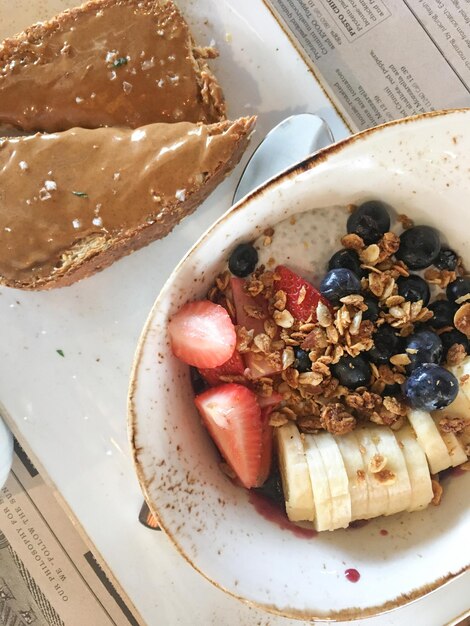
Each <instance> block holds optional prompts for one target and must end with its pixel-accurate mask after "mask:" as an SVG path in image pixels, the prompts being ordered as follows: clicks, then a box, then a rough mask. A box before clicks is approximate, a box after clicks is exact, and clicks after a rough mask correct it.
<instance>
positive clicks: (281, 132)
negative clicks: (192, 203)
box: [233, 113, 334, 204]
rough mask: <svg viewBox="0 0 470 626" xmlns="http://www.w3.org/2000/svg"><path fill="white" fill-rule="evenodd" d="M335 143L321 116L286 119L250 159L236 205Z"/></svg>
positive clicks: (234, 200) (301, 114) (237, 193)
mask: <svg viewBox="0 0 470 626" xmlns="http://www.w3.org/2000/svg"><path fill="white" fill-rule="evenodd" d="M333 141H334V138H333V135H332V133H331V130H330V129H329V127H328V125H327V124H326V122H325V121H324V120H322V119H321V117H318V115H314V114H313V113H299V114H297V115H292V116H291V117H287V118H286V119H285V120H283V121H282V122H280V123H279V124H278V125H277V126H275V127H274V128H273V129H272V130H270V131H269V133H268V134H267V135H266V137H265V138H264V139H263V140H262V142H261V143H260V144H259V146H258V147H257V148H256V150H255V151H254V152H253V154H252V155H251V158H250V160H249V161H248V163H247V164H246V166H245V169H244V170H243V174H242V175H241V177H240V180H239V181H238V185H237V188H236V189H235V193H234V195H233V203H234V204H235V203H236V202H238V201H239V200H240V198H243V197H244V196H246V194H247V193H249V192H250V191H252V190H253V189H255V187H258V186H259V185H261V184H262V183H265V182H266V181H267V180H269V179H270V178H272V177H273V176H275V175H276V174H279V173H280V172H282V171H283V170H285V169H287V168H288V167H290V166H291V165H294V164H295V163H297V162H298V161H301V160H302V159H304V158H306V157H307V156H309V155H311V154H313V153H314V152H317V151H318V150H320V149H321V148H324V147H325V146H328V145H329V144H331V143H332V142H333Z"/></svg>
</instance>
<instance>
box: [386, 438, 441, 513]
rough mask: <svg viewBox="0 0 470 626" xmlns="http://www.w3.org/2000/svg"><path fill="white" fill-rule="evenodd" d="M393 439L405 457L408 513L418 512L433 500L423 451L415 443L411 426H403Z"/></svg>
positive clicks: (429, 476)
mask: <svg viewBox="0 0 470 626" xmlns="http://www.w3.org/2000/svg"><path fill="white" fill-rule="evenodd" d="M394 434H395V437H396V439H397V441H398V445H399V446H400V448H401V451H402V452H403V456H404V457H405V462H406V467H407V468H408V476H409V477H410V484H411V501H410V503H409V506H408V511H418V510H419V509H424V508H426V507H427V506H428V504H429V503H430V502H431V500H432V498H433V492H432V485H431V475H430V473H429V467H428V462H427V460H426V455H425V454H424V451H423V449H422V448H421V446H420V445H419V443H418V442H417V441H416V436H415V434H414V432H413V429H412V428H411V426H404V427H403V428H400V430H399V431H397V432H396V433H394Z"/></svg>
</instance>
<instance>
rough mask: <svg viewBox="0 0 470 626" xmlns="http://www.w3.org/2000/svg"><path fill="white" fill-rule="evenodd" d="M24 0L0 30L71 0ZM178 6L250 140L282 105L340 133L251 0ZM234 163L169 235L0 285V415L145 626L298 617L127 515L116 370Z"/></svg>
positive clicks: (451, 602) (126, 460)
mask: <svg viewBox="0 0 470 626" xmlns="http://www.w3.org/2000/svg"><path fill="white" fill-rule="evenodd" d="M15 4H16V3H15ZM28 4H29V3H18V8H17V9H15V11H16V13H14V12H12V10H11V3H9V2H8V0H0V17H1V18H2V19H1V20H0V24H2V26H1V28H2V34H3V35H6V34H11V33H12V32H14V31H16V30H18V29H19V28H22V27H23V26H25V25H27V23H28V20H31V12H33V13H34V12H35V15H34V17H35V18H39V17H41V18H42V17H45V15H44V12H46V13H49V14H52V13H53V12H54V11H56V10H58V9H60V8H64V7H66V6H71V5H73V4H74V2H73V1H72V2H71V1H70V0H51V2H49V3H48V6H47V7H46V8H44V4H43V3H39V2H37V3H30V4H32V5H37V6H32V7H31V6H28ZM180 4H181V6H182V9H183V11H184V12H185V14H186V15H187V17H188V20H189V21H190V22H191V23H193V24H194V26H193V29H194V31H195V34H196V37H197V39H198V40H199V41H200V42H201V43H208V42H209V41H210V40H211V39H212V38H214V39H215V40H216V43H217V45H218V46H219V48H220V50H221V58H220V60H218V61H216V62H215V69H216V72H217V74H218V76H219V78H220V81H221V83H222V85H223V86H224V88H225V92H226V96H227V100H228V103H229V113H230V115H231V116H232V117H235V116H238V115H243V114H248V113H249V114H251V113H253V112H256V113H258V115H259V122H258V132H257V135H256V137H255V139H254V141H253V143H252V146H251V149H253V147H254V146H255V145H256V144H257V142H258V141H259V140H260V139H261V138H262V137H263V136H264V134H265V133H266V132H267V131H268V130H269V129H270V128H271V127H272V126H273V125H274V124H275V123H277V122H278V121H280V120H281V119H283V118H284V117H286V116H288V115H290V114H292V113H295V112H302V111H311V112H315V113H318V114H320V115H321V116H323V117H324V118H325V119H326V120H327V122H328V123H329V124H330V125H331V128H332V130H333V132H334V134H335V137H336V138H337V139H339V138H341V137H343V136H345V135H346V134H347V133H348V131H347V129H346V128H345V126H344V125H343V123H342V122H341V120H340V118H339V117H338V116H337V114H336V113H335V112H334V110H333V108H332V107H331V105H330V103H329V102H328V100H327V99H326V97H325V96H324V94H323V92H322V90H321V89H320V87H319V86H318V85H317V83H316V81H315V80H314V78H313V76H312V74H311V72H310V71H309V70H308V69H307V67H306V66H305V64H304V63H303V61H302V60H301V59H300V57H299V56H298V55H297V53H296V51H295V50H294V48H293V47H292V45H291V43H290V42H289V41H288V39H287V37H286V36H285V34H284V33H283V31H282V30H281V29H280V28H279V26H278V25H277V23H276V22H275V20H274V18H273V17H272V16H271V14H270V13H269V11H268V10H267V9H266V7H265V6H264V4H263V3H262V1H261V0H219V1H218V2H216V1H215V0H198V2H197V3H196V2H194V3H193V2H191V0H187V1H185V2H183V1H181V2H180ZM25 7H26V8H25ZM206 16H208V23H207V24H206V25H205V24H203V22H204V19H205V17H206ZM246 156H247V155H246ZM245 160H246V157H245ZM242 165H243V164H241V165H239V166H238V168H237V170H236V171H235V172H234V173H233V175H232V176H231V177H230V178H229V179H228V180H226V181H225V182H224V183H223V184H222V185H221V186H220V187H219V189H218V190H217V191H216V192H215V193H214V194H213V195H212V196H211V198H209V200H208V201H207V202H206V203H205V204H204V205H203V206H202V207H200V208H199V209H198V211H197V213H196V214H195V215H194V216H193V217H191V218H189V219H187V220H186V221H184V222H183V223H182V224H181V225H180V226H179V227H178V228H176V229H175V231H174V232H173V233H172V234H171V235H170V236H169V237H167V238H166V239H165V240H163V241H161V242H156V243H154V244H152V245H151V246H149V247H148V248H146V249H144V250H141V251H140V252H137V253H135V254H134V255H132V256H131V257H128V258H127V259H124V260H122V261H120V262H118V263H116V264H115V265H114V266H113V267H111V268H110V269H108V270H106V271H105V272H103V273H101V274H98V275H96V276H94V277H92V278H90V279H87V280H86V281H84V282H82V283H79V284H77V285H74V286H72V287H69V288H66V289H63V290H58V291H52V292H49V293H23V292H20V291H14V290H10V289H1V290H0V320H1V323H0V362H1V370H2V374H1V376H0V399H1V401H2V404H3V406H4V409H5V410H4V413H5V417H6V419H7V420H8V422H9V423H10V425H11V426H12V428H13V430H14V431H15V433H16V434H17V435H19V436H20V438H21V439H22V440H24V441H26V442H27V447H28V448H29V450H30V451H31V452H32V454H33V457H34V460H35V461H36V462H37V464H38V466H39V468H42V469H43V470H45V472H46V473H47V475H48V476H49V478H50V480H51V481H52V483H53V484H54V485H55V487H56V488H57V490H58V492H59V493H60V494H61V496H62V498H63V499H64V501H65V502H66V504H67V505H68V506H69V507H70V509H71V511H72V512H73V514H74V515H75V516H76V518H77V519H78V520H79V521H80V523H81V524H82V526H83V528H84V530H85V531H86V533H87V534H88V536H89V537H90V539H91V541H92V542H93V543H94V544H95V546H96V547H97V549H98V551H99V552H100V553H101V555H102V556H103V558H104V559H105V560H106V562H107V563H108V565H109V567H110V568H111V570H112V571H113V572H114V574H115V576H116V578H117V579H118V581H119V582H120V584H121V585H122V586H123V587H124V589H125V591H126V592H127V594H128V595H129V596H130V598H131V600H132V601H133V602H134V603H135V606H136V608H137V609H138V611H139V612H140V613H141V615H142V616H143V618H144V619H145V620H146V621H147V623H148V624H149V625H150V626H154V625H157V624H159V625H160V624H162V625H163V624H164V625H168V626H172V625H173V624H175V625H176V624H182V625H187V626H194V625H195V624H198V625H199V624H201V625H209V624H214V625H221V624H223V625H227V626H232V625H233V626H238V625H245V624H246V625H249V624H250V625H251V624H260V625H263V626H267V625H268V624H269V625H271V626H274V625H279V626H281V625H282V626H287V625H290V624H291V625H294V624H297V623H298V622H293V621H290V620H287V619H283V618H277V617H274V616H270V615H267V614H265V613H261V612H259V611H257V610H254V609H251V608H249V607H247V606H245V605H243V604H241V603H240V602H238V601H236V600H234V599H232V598H230V597H228V596H226V595H225V594H224V593H223V592H221V591H219V590H217V589H215V588H214V587H212V585H211V584H210V583H208V582H207V581H206V580H204V579H203V578H202V577H201V576H200V575H198V574H197V573H196V572H195V571H193V570H192V569H191V567H190V566H189V565H188V564H187V563H186V562H185V561H184V560H183V559H182V558H181V557H180V556H179V555H178V554H177V553H176V551H175V550H174V549H173V547H172V545H171V544H170V543H169V541H168V540H167V539H166V537H165V536H164V535H163V534H162V533H158V532H154V531H151V530H148V529H146V528H144V527H143V526H141V525H140V524H139V523H138V521H137V515H138V512H139V509H140V506H141V503H142V496H141V493H140V490H139V486H138V484H137V480H136V477H135V475H134V470H133V466H132V461H131V455H130V450H129V444H128V439H127V432H126V395H127V384H128V376H129V371H130V367H131V363H132V358H133V353H134V349H135V345H136V342H137V339H138V337H139V333H140V329H141V327H142V325H143V323H144V321H145V318H146V315H147V313H148V311H149V309H150V307H151V305H152V303H153V300H154V298H155V296H156V294H157V293H158V291H159V289H160V288H161V286H162V285H163V283H164V281H165V279H166V278H167V277H168V275H169V273H170V271H171V269H172V268H173V267H174V266H175V264H176V263H177V261H178V260H179V259H180V257H181V256H182V255H183V253H184V252H185V251H186V250H187V249H188V248H189V247H190V245H191V244H192V243H193V242H194V241H195V240H196V238H197V237H198V236H199V235H200V234H201V233H202V232H203V231H204V230H205V229H206V228H207V227H208V226H209V224H210V223H211V222H212V221H213V220H214V219H215V218H216V217H218V216H219V215H220V214H222V213H223V212H224V211H225V210H226V209H227V208H228V207H229V205H230V198H231V196H232V193H233V190H234V187H235V184H236V181H237V180H238V177H239V176H240V173H241V170H242ZM59 349H60V350H62V351H63V353H64V356H63V357H62V356H61V355H60V354H59V353H58V352H57V350H59ZM404 575H405V573H404ZM468 590H469V577H468V576H467V577H466V578H460V579H458V580H456V581H454V582H453V583H452V584H450V585H448V586H447V587H445V588H443V589H441V590H438V591H436V592H435V593H433V594H432V595H431V596H429V597H428V598H426V599H424V600H422V601H419V602H416V603H414V604H412V605H409V606H408V607H405V608H403V609H400V610H398V611H396V612H393V613H392V614H389V615H384V616H381V617H378V618H374V619H370V620H365V621H363V622H358V624H360V623H362V624H367V625H368V626H369V625H370V626H373V625H379V624H380V626H396V625H399V624H400V625H405V624H406V625H408V624H414V626H442V625H443V624H444V623H446V622H447V621H449V620H450V619H451V618H452V617H454V616H457V615H459V614H461V613H462V612H464V611H465V610H466V609H467V608H468V604H469V602H468V595H469V591H468Z"/></svg>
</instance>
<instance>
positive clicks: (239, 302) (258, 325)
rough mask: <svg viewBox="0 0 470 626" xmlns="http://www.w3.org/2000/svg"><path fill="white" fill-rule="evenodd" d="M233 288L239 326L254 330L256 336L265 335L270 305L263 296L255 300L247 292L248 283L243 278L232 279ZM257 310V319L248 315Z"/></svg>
mask: <svg viewBox="0 0 470 626" xmlns="http://www.w3.org/2000/svg"><path fill="white" fill-rule="evenodd" d="M230 284H231V287H232V295H233V302H234V304H235V311H236V314H237V324H238V325H239V326H244V327H245V328H246V329H247V330H254V331H255V335H259V334H260V333H264V321H265V320H266V319H268V317H269V315H268V303H267V302H266V300H265V299H264V298H263V297H262V296H256V297H255V298H254V297H253V296H252V295H250V294H249V293H248V292H247V291H245V284H246V281H245V280H243V278H235V277H232V279H231V281H230ZM250 310H252V311H254V310H256V311H257V312H258V316H257V317H252V316H250V315H248V311H250Z"/></svg>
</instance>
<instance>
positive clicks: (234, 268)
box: [228, 243, 258, 278]
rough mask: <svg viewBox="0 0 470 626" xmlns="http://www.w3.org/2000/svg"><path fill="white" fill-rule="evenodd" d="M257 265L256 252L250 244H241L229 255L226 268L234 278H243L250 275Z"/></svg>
mask: <svg viewBox="0 0 470 626" xmlns="http://www.w3.org/2000/svg"><path fill="white" fill-rule="evenodd" d="M257 263H258V252H257V251H256V248H255V247H254V246H252V245H251V243H241V244H239V245H238V246H237V247H236V248H235V250H234V251H233V252H232V254H231V255H230V258H229V260H228V268H229V270H230V271H231V272H232V274H234V275H235V276H239V277H240V278H244V277H245V276H248V274H251V273H252V272H253V270H254V269H255V267H256V264H257Z"/></svg>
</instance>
